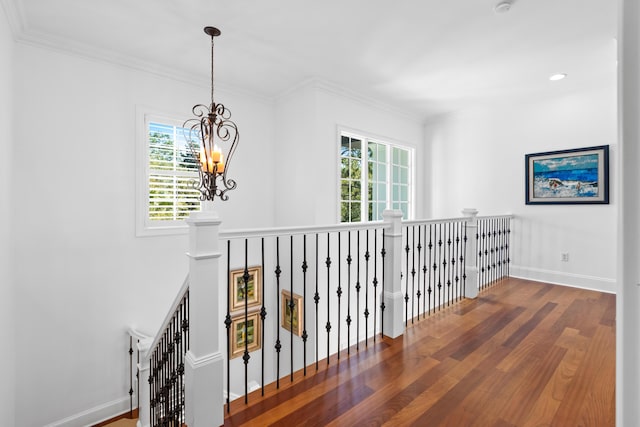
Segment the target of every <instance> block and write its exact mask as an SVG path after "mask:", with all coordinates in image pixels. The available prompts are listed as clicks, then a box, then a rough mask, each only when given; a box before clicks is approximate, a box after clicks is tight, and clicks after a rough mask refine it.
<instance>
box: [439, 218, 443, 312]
mask: <svg viewBox="0 0 640 427" xmlns="http://www.w3.org/2000/svg"><path fill="white" fill-rule="evenodd" d="M442 244H443V242H442V224H440V227H439V233H438V260H439V261H438V310H441V309H442V304H443V301H442V273H443V271H442V268H441V267H442V256H443V255H442V252H443V248H442Z"/></svg>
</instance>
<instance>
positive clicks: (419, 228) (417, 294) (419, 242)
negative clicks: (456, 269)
mask: <svg viewBox="0 0 640 427" xmlns="http://www.w3.org/2000/svg"><path fill="white" fill-rule="evenodd" d="M413 228H414V231H413V232H414V235H415V226H414V227H413ZM417 249H418V269H417V270H414V272H413V275H414V276H415V274H416V272H417V273H418V292H416V297H418V309H417V311H418V320H420V297H421V296H422V292H420V261H421V258H420V255H421V253H422V228H421V227H420V226H418V246H417ZM414 260H415V259H414Z"/></svg>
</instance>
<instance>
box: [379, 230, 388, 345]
mask: <svg viewBox="0 0 640 427" xmlns="http://www.w3.org/2000/svg"><path fill="white" fill-rule="evenodd" d="M384 240H385V238H384V229H382V249H381V250H380V257H381V262H382V296H383V297H382V298H380V333H381V334H382V335H384V309H385V304H384V259H385V257H386V255H387V251H386V249H385V248H384V244H385V242H384Z"/></svg>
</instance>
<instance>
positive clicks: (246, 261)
mask: <svg viewBox="0 0 640 427" xmlns="http://www.w3.org/2000/svg"><path fill="white" fill-rule="evenodd" d="M250 278H251V276H250V275H249V240H248V239H244V274H243V275H242V285H243V286H242V296H243V297H244V354H243V355H242V361H243V362H244V403H245V405H246V404H247V403H249V360H250V359H251V355H250V354H249V279H250ZM256 279H257V278H256ZM254 285H255V280H254ZM253 333H254V338H253V339H254V340H255V339H256V338H257V337H256V336H255V333H256V325H253Z"/></svg>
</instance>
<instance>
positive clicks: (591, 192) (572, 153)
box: [525, 145, 609, 205]
mask: <svg viewBox="0 0 640 427" xmlns="http://www.w3.org/2000/svg"><path fill="white" fill-rule="evenodd" d="M525 172H526V203H527V204H528V205H545V204H546V205H551V204H593V203H599V204H608V203H609V146H608V145H601V146H598V147H587V148H576V149H572V150H562V151H549V152H546V153H534V154H527V155H525Z"/></svg>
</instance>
